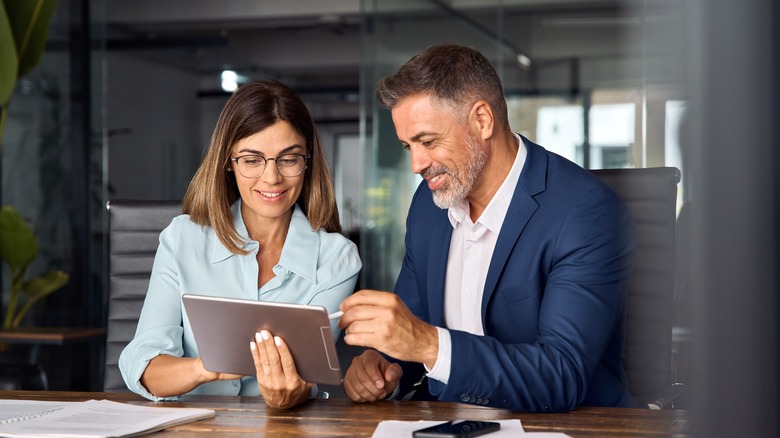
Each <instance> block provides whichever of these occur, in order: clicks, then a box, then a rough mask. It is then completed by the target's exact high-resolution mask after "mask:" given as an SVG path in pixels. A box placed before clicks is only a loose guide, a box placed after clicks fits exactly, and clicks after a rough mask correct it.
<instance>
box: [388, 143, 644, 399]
mask: <svg viewBox="0 0 780 438" xmlns="http://www.w3.org/2000/svg"><path fill="white" fill-rule="evenodd" d="M523 141H524V142H525V145H526V147H527V150H528V155H527V158H526V162H525V165H524V167H523V171H522V173H521V175H520V179H519V181H518V184H517V186H516V187H515V190H514V195H513V196H512V201H511V204H510V206H509V210H508V212H507V216H506V219H505V220H504V224H503V226H502V228H501V232H500V234H499V236H498V242H497V243H496V248H495V251H494V253H493V257H492V259H491V261H490V267H489V269H488V274H487V279H486V281H485V288H484V296H483V299H482V320H483V328H484V333H485V336H477V335H473V334H469V333H466V332H462V331H458V330H450V333H451V337H452V368H451V373H450V378H449V383H448V384H447V385H444V384H442V383H441V382H438V381H435V380H432V379H428V384H429V388H428V389H429V391H430V393H431V394H432V395H433V396H434V397H436V398H438V400H441V401H455V402H465V403H473V404H479V405H487V406H494V407H501V408H508V409H514V410H521V411H541V412H544V411H569V410H572V409H574V408H575V407H577V406H579V405H589V406H623V407H634V406H636V402H635V401H634V399H633V397H632V396H631V395H630V394H629V392H628V385H627V378H626V375H625V372H624V371H623V366H622V355H623V345H624V340H625V316H624V315H625V313H624V309H625V301H626V288H627V284H628V279H629V276H630V273H631V266H632V256H633V250H634V246H635V242H634V234H633V222H632V219H631V216H630V213H629V212H628V209H627V207H626V206H625V204H624V203H623V201H622V200H621V199H620V198H619V197H618V196H617V195H616V194H615V193H614V192H613V191H612V190H610V189H609V188H608V187H607V186H606V185H604V184H602V183H601V182H600V181H599V180H598V179H596V178H595V177H594V176H593V175H592V174H591V173H590V172H588V171H587V170H584V169H582V168H581V167H579V166H577V165H576V164H574V163H572V162H570V161H568V160H566V159H564V158H562V157H560V156H558V155H556V154H553V153H551V152H548V151H546V150H545V149H544V148H542V147H541V146H539V145H536V144H534V143H531V142H530V141H528V140H527V139H525V138H523ZM451 235H452V226H451V225H450V222H449V220H448V218H447V210H443V209H440V208H438V207H436V206H435V205H434V203H433V199H432V196H431V192H430V189H428V186H427V184H426V182H425V181H423V182H422V184H420V186H419V187H418V189H417V192H416V193H415V195H414V198H413V200H412V204H411V206H410V208H409V214H408V217H407V224H406V254H405V256H404V261H403V266H402V268H401V272H400V274H399V276H398V281H397V283H396V287H395V292H396V293H397V294H398V295H399V296H400V297H401V298H402V299H403V301H404V302H405V303H406V305H407V306H408V307H409V309H410V310H411V311H412V312H413V313H414V314H415V315H416V316H417V317H418V318H420V319H422V320H424V321H427V322H428V323H430V324H433V325H435V326H439V327H446V323H445V321H444V283H445V271H446V268H447V256H448V253H449V246H450V237H451ZM400 363H401V365H402V366H403V368H404V375H403V377H402V381H401V391H406V390H407V389H410V384H411V383H413V382H414V381H417V380H419V377H420V373H419V371H420V370H421V369H422V367H421V366H420V365H419V364H410V363H403V362H400ZM402 393H403V392H402Z"/></svg>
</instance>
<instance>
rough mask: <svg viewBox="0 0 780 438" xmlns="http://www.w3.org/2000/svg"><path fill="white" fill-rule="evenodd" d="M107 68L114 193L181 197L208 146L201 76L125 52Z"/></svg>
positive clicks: (113, 54)
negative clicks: (199, 96)
mask: <svg viewBox="0 0 780 438" xmlns="http://www.w3.org/2000/svg"><path fill="white" fill-rule="evenodd" d="M106 71H107V75H106V77H107V83H106V93H107V98H106V100H107V106H108V110H107V125H108V127H107V128H108V138H107V141H108V176H109V187H110V196H111V197H112V198H130V199H179V198H181V196H183V194H184V191H185V189H186V187H187V183H188V181H189V179H190V177H191V176H192V173H193V172H194V169H195V168H196V166H197V163H198V162H199V161H200V151H201V148H202V146H203V138H202V132H203V129H202V128H201V126H202V123H201V117H202V114H201V112H200V111H199V109H200V101H199V100H198V98H197V94H196V90H197V89H198V84H199V79H200V77H199V75H198V74H197V72H191V71H185V70H181V69H176V68H174V67H171V66H169V65H164V64H161V63H159V62H156V61H153V60H148V59H146V58H145V57H144V56H143V54H142V53H128V52H121V51H120V52H111V51H110V52H108V53H107V55H106ZM214 120H216V118H215V119H214ZM212 127H213V124H212Z"/></svg>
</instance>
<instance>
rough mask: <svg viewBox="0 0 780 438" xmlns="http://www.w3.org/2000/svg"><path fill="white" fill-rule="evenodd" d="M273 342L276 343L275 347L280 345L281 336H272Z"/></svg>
mask: <svg viewBox="0 0 780 438" xmlns="http://www.w3.org/2000/svg"><path fill="white" fill-rule="evenodd" d="M274 343H275V344H276V346H277V347H279V346H281V345H282V338H280V337H279V336H274Z"/></svg>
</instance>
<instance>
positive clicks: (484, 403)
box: [482, 398, 490, 405]
mask: <svg viewBox="0 0 780 438" xmlns="http://www.w3.org/2000/svg"><path fill="white" fill-rule="evenodd" d="M488 403H490V399H488V398H484V399H482V404H483V405H486V404H488Z"/></svg>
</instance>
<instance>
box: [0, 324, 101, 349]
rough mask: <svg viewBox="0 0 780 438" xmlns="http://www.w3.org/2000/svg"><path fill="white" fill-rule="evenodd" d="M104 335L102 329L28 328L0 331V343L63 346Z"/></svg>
mask: <svg viewBox="0 0 780 438" xmlns="http://www.w3.org/2000/svg"><path fill="white" fill-rule="evenodd" d="M105 335H106V329H104V328H87V327H85V328H78V327H66V328H58V327H30V328H23V329H19V330H14V331H10V332H6V331H0V342H9V343H13V344H42V345H64V344H65V343H66V342H75V341H89V340H92V339H96V338H101V337H103V336H105Z"/></svg>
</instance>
